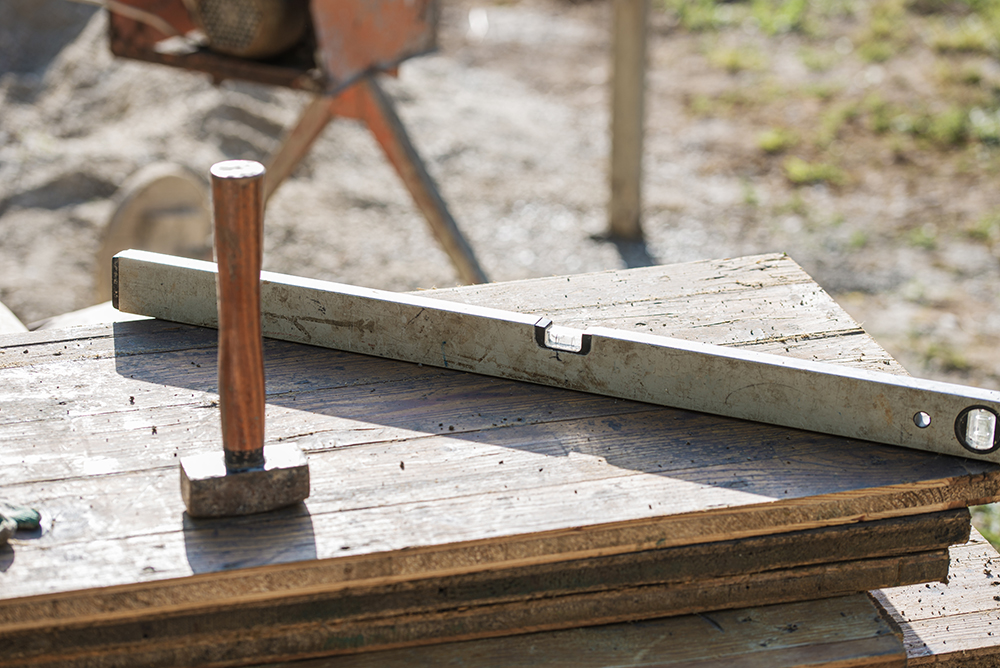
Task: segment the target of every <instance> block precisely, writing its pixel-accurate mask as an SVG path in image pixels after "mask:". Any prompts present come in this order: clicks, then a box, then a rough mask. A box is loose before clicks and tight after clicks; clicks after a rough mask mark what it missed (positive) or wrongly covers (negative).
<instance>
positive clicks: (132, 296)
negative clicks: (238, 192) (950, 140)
mask: <svg viewBox="0 0 1000 668" xmlns="http://www.w3.org/2000/svg"><path fill="white" fill-rule="evenodd" d="M115 262H116V266H117V268H118V271H117V272H116V277H117V281H116V293H117V295H118V308H119V309H120V310H122V311H124V312H128V313H136V314H140V315H148V316H153V317H157V318H161V319H165V320H173V321H176V322H183V323H186V324H192V325H201V326H209V327H214V326H216V304H215V272H216V266H215V264H214V263H211V262H203V261H199V260H188V259H183V258H175V257H172V256H167V255H159V254H156V253H148V252H144V251H125V252H123V253H120V254H119V255H117V256H116V259H115ZM261 279H262V285H261V294H262V300H263V309H262V310H263V329H264V335H265V336H267V337H271V338H277V339H283V340H288V341H294V342H299V343H308V344H312V345H319V346H324V347H330V348H336V349H340V350H347V351H350V352H357V353H363V354H370V355H376V356H380V357H387V358H391V359H397V360H402V361H408V362H417V363H422V364H427V365H432V366H439V367H445V368H451V369H457V370H463V371H470V372H474V373H481V374H485V375H491V376H497V377H502V378H510V379H514V380H522V381H528V382H534V383H539V384H543V385H551V386H554V387H561V388H569V389H575V390H581V391H587V392H593V393H597V394H605V395H609V396H614V397H617V398H622V399H631V400H638V401H645V402H649V403H654V404H659V405H664V406H671V407H675V408H684V409H690V410H698V411H702V412H707V413H714V414H718V415H724V416H729V417H736V418H741V419H747V420H754V421H759V422H766V423H770V424H776V425H780V426H786V427H794V428H800V429H806V430H810V431H818V432H822V433H827V434H833V435H838V436H845V437H850V438H860V439H866V440H871V441H876V442H881V443H887V444H891V445H902V446H905V447H910V448H916V449H921V450H928V451H932V452H938V453H942V454H950V455H959V456H966V457H973V458H976V459H982V460H986V461H992V462H1000V451H997V450H995V451H990V452H972V451H969V450H967V449H966V448H965V447H964V446H963V445H962V444H961V443H960V442H959V440H958V438H957V436H956V434H955V423H956V420H957V419H958V416H959V415H960V414H961V413H962V411H963V410H965V409H967V408H968V407H969V406H973V405H976V406H984V407H986V408H988V409H989V410H991V411H994V412H996V413H1000V392H994V391H990V390H982V389H977V388H971V387H966V386H962V385H954V384H948V383H940V382H936V381H929V380H922V379H917V378H912V377H909V376H899V375H894V374H888V373H880V372H876V371H868V370H864V369H855V368H851V367H845V366H841V365H833V364H825V363H820V362H814V361H809V360H800V359H797V358H791V357H782V356H779V355H772V354H768V353H758V352H752V351H746V350H740V349H737V348H729V347H722V346H715V345H710V344H704V343H698V342H692V341H685V340H680V339H671V338H667V337H661V336H655V335H650V334H643V333H636V332H627V331H620V330H614V329H607V328H591V329H588V330H586V331H585V332H580V335H579V338H580V346H579V348H578V349H576V350H572V349H570V350H567V349H565V348H561V349H560V348H546V347H544V343H541V342H542V341H543V339H544V337H543V333H544V331H545V329H546V328H548V327H550V326H552V325H551V321H548V320H547V319H544V318H542V319H540V318H538V317H537V316H528V315H523V314H519V313H513V312H509V311H502V310H499V309H491V308H484V307H479V306H470V305H466V304H460V303H457V302H449V301H443V300H437V299H433V298H429V297H422V296H419V295H410V294H397V293H393V292H387V291H384V290H376V289H371V288H361V287H356V286H350V285H342V284H337V283H330V282H326V281H318V280H314V279H307V278H300V277H295V276H287V275H284V274H275V273H270V272H262V273H261ZM574 353H575V354H574ZM917 413H924V414H926V415H929V416H930V418H931V420H930V424H929V425H928V426H927V427H924V428H921V427H919V426H917V425H916V424H915V422H914V416H915V415H916V414H917Z"/></svg>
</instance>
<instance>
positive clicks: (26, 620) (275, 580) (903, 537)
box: [0, 497, 969, 631]
mask: <svg viewBox="0 0 1000 668" xmlns="http://www.w3.org/2000/svg"><path fill="white" fill-rule="evenodd" d="M116 502H118V500H117V499H115V498H114V497H112V498H110V499H108V500H107V503H108V505H109V506H110V505H113V504H114V503H116ZM143 512H148V511H147V510H146V509H143ZM272 519H274V518H272ZM276 519H277V520H278V521H277V522H275V523H274V525H275V526H272V527H269V530H268V531H265V532H262V535H261V538H262V540H261V541H259V542H258V544H257V547H256V553H255V554H250V553H249V552H242V551H240V550H239V549H238V547H236V548H234V544H233V543H234V541H233V538H234V537H235V536H234V532H233V531H225V532H222V533H221V535H220V532H219V529H218V524H219V523H205V522H198V523H194V522H192V523H191V524H192V527H191V529H192V530H191V531H190V532H189V536H188V537H187V539H186V544H185V551H186V555H185V556H186V557H187V560H188V561H189V562H190V563H191V566H192V569H193V571H194V573H195V574H197V573H203V572H211V571H212V570H215V569H216V568H218V567H219V566H220V565H221V563H220V562H224V561H228V562H230V563H231V562H233V561H238V562H241V563H242V565H244V566H254V565H258V564H264V563H273V562H274V561H276V559H275V557H274V554H275V553H276V552H280V551H282V550H284V551H287V550H289V546H290V545H294V544H300V545H306V544H308V540H309V538H310V535H309V534H310V532H311V531H312V532H314V528H313V527H312V526H310V525H309V520H308V519H307V518H303V517H301V516H296V515H295V514H294V511H285V512H284V513H281V514H279V517H278V518H276ZM197 529H202V530H201V531H198V530H197ZM968 531H969V523H968V513H967V512H966V511H964V510H960V511H948V512H945V513H934V514H929V515H925V516H917V517H912V518H900V519H891V520H882V521H878V522H866V523H863V524H861V525H859V526H848V527H843V526H841V527H827V528H823V529H815V530H810V531H804V532H794V533H790V534H779V535H775V536H764V537H759V538H751V539H744V540H741V541H726V542H723V543H715V544H702V545H693V546H685V547H675V548H665V549H653V550H646V551H643V552H638V553H626V554H620V555H613V556H600V557H593V558H589V559H576V560H572V561H571V562H567V561H559V562H553V563H544V564H533V565H526V566H515V567H511V568H508V569H504V570H502V571H500V570H496V569H490V568H482V567H481V568H478V569H476V568H469V569H466V571H465V573H463V574H458V575H442V576H438V577H437V578H432V579H424V580H420V581H419V582H417V581H414V580H413V579H412V578H410V579H407V578H399V577H396V578H393V577H387V576H389V573H387V572H386V570H385V567H384V565H383V567H382V568H381V569H380V568H373V567H372V565H366V564H365V563H363V562H360V561H359V560H356V559H355V560H350V559H346V560H342V561H345V562H347V563H346V564H345V565H343V566H338V565H335V564H333V563H327V564H314V563H310V562H307V563H299V564H296V565H290V566H287V567H285V568H283V569H281V572H280V573H273V572H269V573H267V574H264V573H261V572H254V571H251V572H249V573H241V574H240V576H239V577H232V576H230V577H227V578H226V584H225V586H220V585H216V586H214V587H205V588H202V587H199V586H198V585H196V584H194V583H191V582H187V581H182V580H181V581H179V580H168V581H165V582H150V583H147V584H146V585H144V586H142V587H138V588H136V587H133V588H132V589H131V590H130V591H129V592H127V593H126V592H123V591H119V590H116V591H112V592H108V593H102V592H89V593H87V594H86V596H77V597H74V599H73V603H72V604H67V603H66V602H65V601H64V602H63V603H62V604H61V606H60V608H59V610H58V611H54V610H53V609H52V607H51V605H50V603H49V602H48V601H46V600H38V599H35V598H27V599H15V600H13V601H8V602H5V603H4V604H3V605H2V606H0V628H3V629H4V630H5V631H11V630H16V629H22V630H23V629H31V628H38V627H43V626H45V625H48V624H53V623H55V622H57V621H58V623H59V624H60V625H64V624H70V623H73V624H84V623H91V622H96V621H106V620H108V619H115V618H122V617H123V616H124V617H156V616H157V615H158V614H161V613H162V612H163V611H164V610H169V611H171V612H176V611H178V610H182V609H185V610H194V609H202V608H206V607H218V606H220V605H234V602H239V600H240V597H246V596H248V595H252V597H253V598H254V599H255V600H271V601H274V600H278V599H288V598H292V597H295V596H298V597H302V596H310V595H314V594H317V593H321V592H322V593H324V594H327V595H331V594H335V593H338V592H340V593H342V594H343V595H344V596H345V597H347V596H357V595H358V594H357V592H359V591H360V592H361V593H362V594H363V595H365V596H371V595H373V593H372V592H373V588H378V587H380V588H382V589H381V590H379V591H382V590H385V591H388V592H390V593H391V592H395V591H397V590H398V589H399V587H401V586H405V587H406V588H407V591H409V592H416V593H411V594H410V595H408V596H402V595H400V594H398V593H396V594H394V596H395V597H396V598H395V600H393V601H392V602H391V604H392V605H395V606H397V608H395V609H396V610H397V611H402V610H406V609H408V606H409V607H410V608H413V607H415V608H417V609H428V608H430V609H434V608H442V607H457V606H460V605H466V604H474V603H477V604H484V603H499V602H506V601H509V600H517V599H522V598H532V597H538V596H546V595H565V594H571V593H577V592H581V591H606V590H611V589H615V588H622V587H631V586H637V585H642V584H654V583H660V584H662V583H672V584H674V585H682V584H687V585H690V584H691V583H696V582H702V581H705V580H709V579H719V578H732V577H742V578H744V579H745V576H747V575H749V574H751V573H760V572H765V571H775V570H781V569H785V570H787V569H791V568H793V567H796V566H805V565H819V564H830V563H835V562H848V561H851V560H857V559H877V558H885V557H894V556H903V555H908V554H911V553H929V552H933V551H940V550H943V549H946V548H947V547H948V546H949V545H951V544H954V543H957V542H961V541H962V540H964V539H965V537H967V536H968ZM227 534H228V535H227ZM279 539H280V540H279ZM272 542H273V543H280V545H278V546H277V547H273V548H272V547H270V546H269V543H272ZM261 543H263V544H261ZM133 545H134V546H135V548H136V549H137V550H139V548H145V547H146V546H144V545H143V544H142V543H141V542H139V541H135V542H134V543H133ZM81 547H82V546H81ZM100 547H101V546H100V543H98V544H97V545H95V548H100ZM159 549H160V550H167V546H166V545H165V544H162V546H161V547H160V548H159ZM141 551H145V549H143V550H141ZM169 557H170V555H169V554H165V555H164V558H163V559H162V560H158V562H157V564H156V565H159V563H162V562H163V561H166V560H167V559H168V558H169ZM254 559H256V562H254V561H253V560H254ZM397 559H398V557H397ZM352 561H353V562H354V563H351V562H352ZM156 565H154V566H152V568H156ZM92 573H93V574H94V575H95V576H100V575H102V574H101V573H100V570H99V569H95V570H94V571H92ZM30 575H32V576H33V577H37V578H44V576H45V574H44V573H43V572H41V571H32V572H31V573H30ZM890 577H892V578H898V577H899V576H898V575H897V574H892V575H890ZM401 583H405V584H401ZM445 590H447V591H446V592H445ZM375 593H378V595H379V596H383V598H384V597H385V595H384V594H383V593H379V592H375ZM687 596H688V597H689V598H690V594H687ZM404 599H406V600H411V602H410V603H406V602H405V600H404ZM436 599H441V601H440V602H435V603H432V601H435V600H436ZM710 599H711V597H710V596H708V595H703V598H702V600H703V601H707V600H710ZM383 605H386V604H383ZM706 605H708V604H706ZM712 605H714V606H715V607H726V606H728V605H730V604H729V602H728V600H721V601H717V602H715V603H713V604H712ZM365 610H366V611H368V612H373V611H374V610H375V606H374V604H369V605H367V606H366V607H365Z"/></svg>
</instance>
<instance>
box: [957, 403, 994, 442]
mask: <svg viewBox="0 0 1000 668" xmlns="http://www.w3.org/2000/svg"><path fill="white" fill-rule="evenodd" d="M996 428H997V416H996V415H994V414H993V413H992V412H991V411H988V410H986V409H985V408H973V409H972V410H970V411H969V414H968V416H967V417H966V423H965V444H966V446H967V447H968V448H969V449H971V450H991V449H993V443H994V440H995V438H996Z"/></svg>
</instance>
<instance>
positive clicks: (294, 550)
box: [183, 503, 316, 574]
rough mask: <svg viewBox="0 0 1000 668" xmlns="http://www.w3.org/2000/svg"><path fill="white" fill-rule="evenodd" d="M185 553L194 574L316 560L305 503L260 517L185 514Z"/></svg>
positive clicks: (313, 535)
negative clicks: (208, 516)
mask: <svg viewBox="0 0 1000 668" xmlns="http://www.w3.org/2000/svg"><path fill="white" fill-rule="evenodd" d="M183 522H184V550H185V552H186V553H187V560H188V564H189V565H190V566H191V570H192V571H193V572H194V573H196V574H197V573H216V572H219V571H227V570H232V569H235V568H253V567H255V566H268V565H272V564H283V563H289V562H295V561H311V560H315V559H316V536H315V534H314V533H313V523H312V517H311V516H310V514H309V509H308V508H307V507H306V505H305V504H304V503H299V504H296V505H294V506H289V507H288V508H281V509H280V510H274V511H271V512H269V513H262V514H260V515H247V516H244V517H225V518H218V519H196V518H193V517H191V516H190V515H188V514H187V513H184V518H183Z"/></svg>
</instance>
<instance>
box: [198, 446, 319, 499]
mask: <svg viewBox="0 0 1000 668" xmlns="http://www.w3.org/2000/svg"><path fill="white" fill-rule="evenodd" d="M181 496H182V497H183V498H184V505H185V506H187V511H188V515H190V516H191V517H228V516H233V515H251V514H253V513H263V512H266V511H268V510H274V509H276V508H281V507H283V506H289V505H292V504H293V503H298V502H299V501H303V500H305V499H306V498H307V497H308V496H309V465H308V463H307V462H306V456H305V454H303V452H302V450H301V449H300V448H299V447H298V446H297V445H295V444H294V443H277V444H274V445H265V446H264V466H262V467H259V468H253V469H247V470H243V471H227V470H226V463H225V459H224V454H223V452H222V451H221V450H220V451H217V452H210V453H206V454H203V455H194V456H191V457H183V458H182V459H181Z"/></svg>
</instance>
